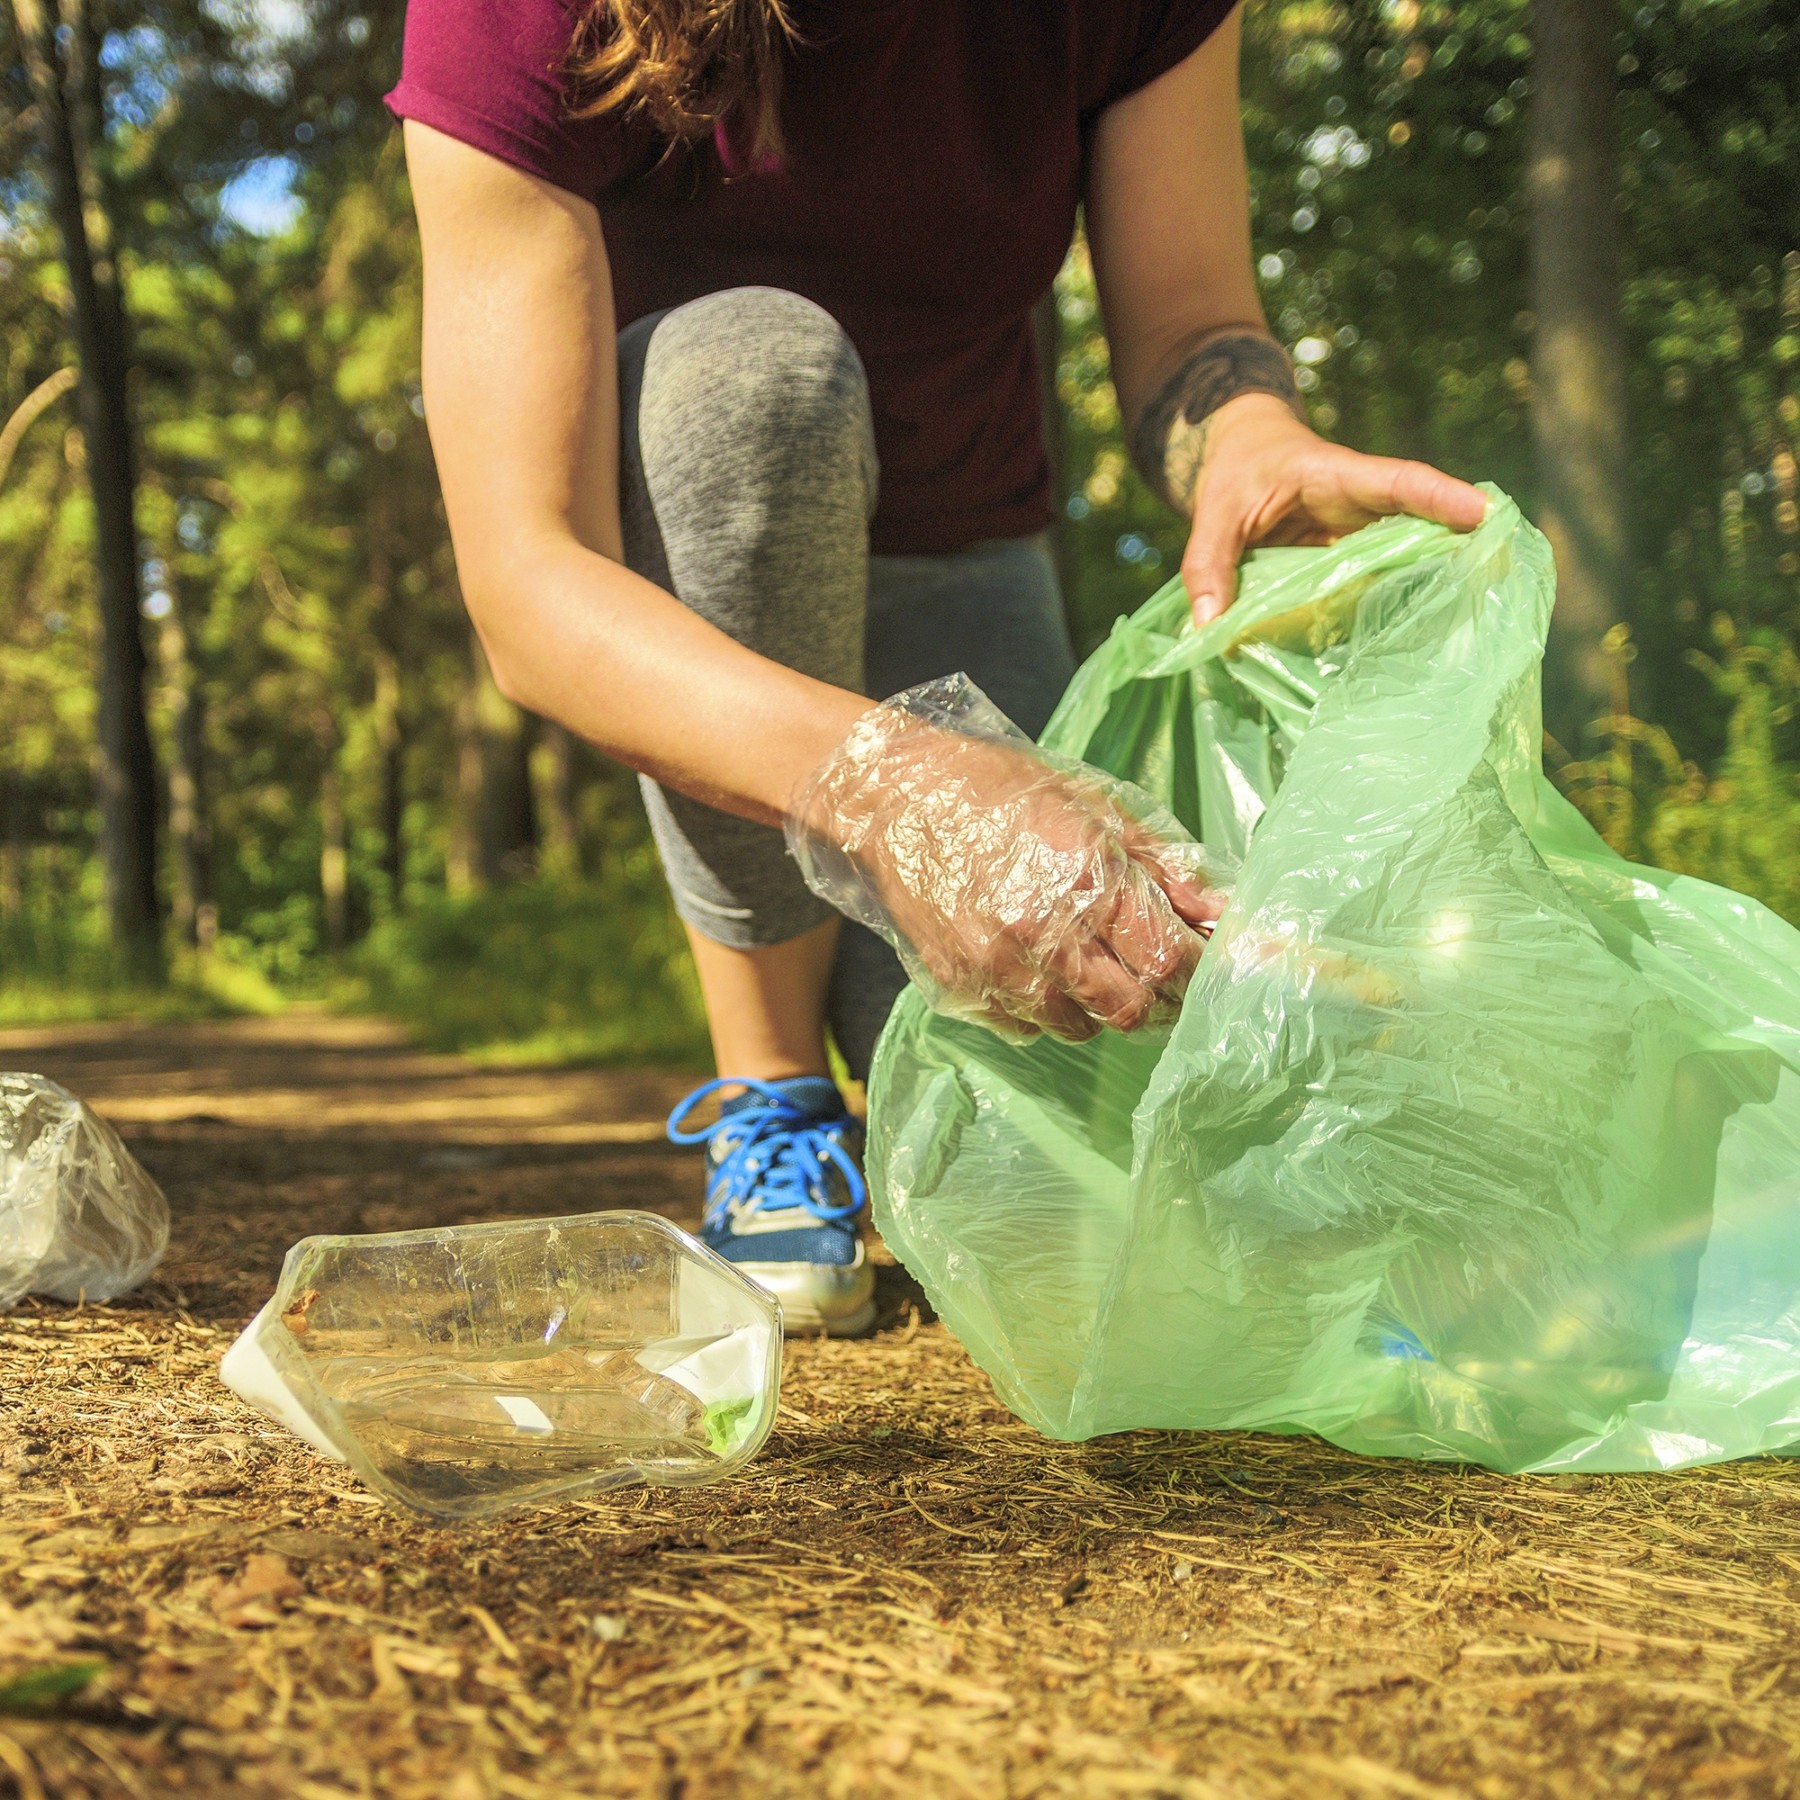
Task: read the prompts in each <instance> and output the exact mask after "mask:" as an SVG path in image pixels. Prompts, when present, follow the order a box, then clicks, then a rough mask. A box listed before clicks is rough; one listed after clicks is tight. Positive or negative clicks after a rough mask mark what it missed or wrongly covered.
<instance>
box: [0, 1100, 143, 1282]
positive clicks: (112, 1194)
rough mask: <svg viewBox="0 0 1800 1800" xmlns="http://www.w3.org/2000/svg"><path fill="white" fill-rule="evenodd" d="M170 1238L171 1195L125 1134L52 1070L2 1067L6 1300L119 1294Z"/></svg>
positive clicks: (0, 1207)
mask: <svg viewBox="0 0 1800 1800" xmlns="http://www.w3.org/2000/svg"><path fill="white" fill-rule="evenodd" d="M168 1245H169V1203H168V1202H167V1201H166V1200H165V1199H164V1198H163V1195H162V1190H161V1189H160V1188H159V1187H158V1186H157V1185H156V1183H155V1182H154V1181H152V1180H151V1179H150V1177H149V1176H148V1175H147V1174H145V1172H144V1169H143V1166H142V1165H141V1164H140V1163H139V1162H138V1160H137V1158H136V1157H134V1156H133V1155H132V1154H131V1152H130V1151H129V1150H127V1149H126V1148H125V1146H124V1145H123V1144H122V1143H120V1141H119V1135H118V1133H117V1132H115V1131H114V1130H113V1128H112V1127H111V1126H110V1125H108V1124H107V1123H106V1121H105V1120H104V1119H102V1118H100V1116H99V1115H98V1114H97V1113H95V1112H94V1111H93V1110H92V1109H91V1108H90V1107H88V1106H86V1105H84V1104H83V1103H82V1102H81V1101H80V1100H77V1099H76V1098H75V1096H74V1095H73V1094H71V1093H70V1092H69V1091H68V1089H67V1088H63V1087H58V1086H57V1084H56V1083H55V1082H54V1081H49V1080H46V1079H45V1078H44V1077H43V1076H42V1075H14V1074H0V1306H12V1305H14V1304H15V1303H16V1302H18V1301H19V1300H21V1299H23V1298H24V1296H25V1295H27V1294H43V1295H45V1296H47V1297H48V1298H50V1299H52V1300H80V1299H83V1298H86V1299H89V1300H111V1299H113V1298H115V1297H116V1296H117V1295H119V1294H123V1293H125V1292H127V1291H128V1290H129V1289H131V1288H134V1287H136V1286H137V1285H138V1284H139V1283H140V1282H141V1281H143V1280H144V1279H145V1278H146V1277H147V1276H148V1275H149V1273H150V1271H151V1270H152V1269H154V1268H155V1267H156V1265H157V1263H158V1262H159V1261H161V1259H162V1253H163V1251H164V1250H166V1249H167V1248H168Z"/></svg>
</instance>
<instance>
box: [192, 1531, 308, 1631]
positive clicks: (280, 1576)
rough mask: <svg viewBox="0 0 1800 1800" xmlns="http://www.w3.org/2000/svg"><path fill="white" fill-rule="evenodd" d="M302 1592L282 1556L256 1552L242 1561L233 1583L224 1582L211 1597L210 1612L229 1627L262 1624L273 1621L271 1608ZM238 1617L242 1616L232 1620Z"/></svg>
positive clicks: (295, 1597)
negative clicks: (238, 1574) (240, 1570)
mask: <svg viewBox="0 0 1800 1800" xmlns="http://www.w3.org/2000/svg"><path fill="white" fill-rule="evenodd" d="M301 1591H302V1590H301V1587H300V1583H299V1582H298V1581H296V1580H295V1579H294V1577H293V1575H292V1574H291V1573H290V1572H289V1569H288V1565H287V1558H286V1557H285V1556H271V1555H269V1554H268V1553H267V1552H265V1551H261V1550H259V1551H257V1552H256V1553H255V1554H254V1555H253V1556H250V1557H247V1558H246V1559H245V1562H244V1572H243V1573H242V1574H241V1575H240V1576H239V1577H238V1578H237V1580H236V1581H227V1582H226V1584H225V1585H224V1586H223V1587H222V1588H220V1589H219V1591H218V1592H217V1593H216V1594H214V1595H213V1603H212V1605H213V1611H214V1612H215V1613H217V1614H218V1615H219V1617H220V1618H221V1619H223V1620H224V1621H225V1622H226V1623H227V1624H228V1625H229V1624H239V1623H241V1624H256V1625H261V1624H265V1623H269V1622H272V1619H273V1613H272V1610H271V1609H272V1608H273V1607H275V1606H277V1605H279V1604H280V1602H281V1601H283V1600H293V1599H297V1598H298V1597H299V1595H300V1593H301ZM238 1614H242V1615H245V1616H244V1617H242V1618H241V1619H240V1618H237V1617H234V1615H238Z"/></svg>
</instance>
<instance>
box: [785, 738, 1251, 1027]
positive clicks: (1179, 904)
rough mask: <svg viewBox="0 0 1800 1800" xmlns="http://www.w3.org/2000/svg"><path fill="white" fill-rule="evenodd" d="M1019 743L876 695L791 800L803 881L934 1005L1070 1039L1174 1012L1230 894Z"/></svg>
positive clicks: (1188, 850)
mask: <svg viewBox="0 0 1800 1800" xmlns="http://www.w3.org/2000/svg"><path fill="white" fill-rule="evenodd" d="M1115 787H1116V784H1113V783H1110V782H1109V781H1108V780H1107V778H1105V777H1104V776H1102V775H1100V774H1099V773H1098V772H1096V771H1094V770H1090V769H1085V768H1083V767H1081V766H1080V765H1072V766H1062V765H1059V764H1057V763H1054V762H1052V761H1050V760H1048V759H1047V758H1046V757H1045V756H1044V754H1043V753H1042V752H1040V751H1038V750H1036V749H1035V748H1033V747H1031V746H1030V745H1029V744H1028V743H1026V742H1025V741H1024V740H1022V739H1021V740H1017V741H1016V742H1015V741H1011V740H1008V739H1004V738H996V737H992V736H977V735H973V734H970V733H967V732H964V731H961V730H954V729H946V728H944V727H943V726H941V725H938V724H934V723H932V722H930V721H929V720H927V719H922V718H920V717H918V716H916V715H914V714H912V713H908V712H905V711H901V710H899V709H898V708H897V707H895V706H891V705H890V706H884V707H879V708H876V709H875V710H874V711H872V712H870V713H868V714H866V715H865V716H864V718H863V719H862V720H860V721H859V722H858V725H857V727H856V729H855V730H854V731H853V732H852V733H851V735H850V737H849V738H848V739H847V740H846V742H845V743H844V744H843V745H842V746H840V748H839V750H838V751H837V752H836V753H835V754H834V755H833V757H832V758H831V760H830V761H829V762H828V763H827V764H826V765H825V767H824V768H823V769H821V770H820V771H819V773H818V775H817V776H816V777H815V778H814V780H813V781H812V782H811V783H810V784H809V785H808V787H807V789H806V791H805V792H804V793H803V794H802V795H801V796H800V797H799V798H798V799H797V800H796V802H795V805H794V809H793V814H792V816H791V818H790V822H789V827H788V841H789V843H790V845H791V846H792V848H793V850H794V853H795V856H796V857H797V859H798V860H799V863H800V866H801V869H802V871H803V872H804V873H805V875H806V878H807V881H808V882H809V884H810V885H811V886H812V887H813V888H814V890H815V891H816V892H818V893H821V894H823V895H824V896H825V897H826V898H827V899H829V900H830V901H831V902H832V903H833V904H834V905H836V906H838V907H839V908H840V909H841V910H843V911H845V912H848V913H849V914H850V915H851V916H852V917H854V918H859V919H861V920H862V921H863V922H864V923H865V924H867V925H869V926H871V927H872V928H873V929H875V930H877V931H879V932H880V933H881V934H882V935H883V936H884V937H886V938H887V939H888V940H889V941H890V942H891V943H893V944H894V946H895V948H896V949H898V950H899V951H900V954H901V957H902V960H903V961H904V962H905V963H906V965H907V969H908V972H909V973H910V974H911V975H912V976H913V978H914V980H915V981H917V982H919V984H920V985H921V986H922V987H923V988H924V989H925V991H926V992H927V993H928V994H930V995H931V996H932V1000H933V1004H934V1005H936V1006H937V1008H938V1010H939V1011H940V1012H946V1013H950V1014H952V1015H953V1016H956V1017H960V1018H966V1019H973V1020H976V1021H978V1022H979V1023H981V1024H984V1025H987V1026H989V1027H990V1028H992V1029H994V1030H997V1031H1001V1032H1003V1033H1005V1034H1007V1035H1013V1036H1033V1035H1035V1034H1036V1033H1037V1032H1039V1031H1048V1032H1050V1033H1052V1034H1053V1035H1055V1036H1057V1037H1060V1038H1065V1039H1067V1040H1069V1041H1071V1042H1079V1041H1080V1040H1082V1039H1084V1038H1089V1037H1092V1036H1094V1034H1095V1033H1096V1032H1098V1031H1099V1030H1100V1029H1101V1027H1102V1026H1111V1027H1113V1028H1114V1029H1115V1030H1118V1031H1135V1030H1137V1029H1138V1028H1140V1027H1141V1026H1144V1025H1147V1024H1152V1023H1155V1022H1157V1021H1159V1020H1161V1019H1165V1018H1167V1017H1170V1016H1172V1015H1173V1013H1174V1011H1175V1008H1176V1006H1177V1005H1178V1004H1179V1002H1180V999H1181V996H1182V995H1183V993H1185V992H1186V989H1187V984H1188V979H1189V977H1190V976H1191V975H1192V974H1193V971H1194V966H1195V964H1196V963H1197V962H1198V961H1199V959H1200V952H1201V950H1202V948H1203V945H1204V938H1205V934H1206V932H1207V931H1208V930H1209V929H1210V926H1211V922H1212V921H1213V920H1214V919H1216V918H1217V917H1218V916H1219V914H1220V912H1221V911H1222V910H1223V909H1224V904H1225V900H1224V896H1223V895H1222V894H1220V893H1218V892H1217V891H1216V890H1214V889H1212V888H1211V887H1209V886H1208V885H1207V883H1206V881H1205V879H1204V877H1203V876H1202V874H1201V871H1200V866H1199V862H1198V847H1197V846H1195V845H1191V844H1188V845H1181V844H1175V843H1170V842H1167V841H1165V840H1164V839H1163V838H1162V837H1159V836H1158V835H1157V834H1156V833H1154V832H1153V831H1151V830H1150V829H1148V828H1147V827H1146V826H1145V825H1144V824H1143V823H1141V822H1140V821H1139V820H1138V819H1137V818H1135V817H1134V816H1133V815H1132V813H1131V812H1129V811H1128V810H1127V809H1126V807H1125V806H1124V805H1123V804H1122V803H1121V801H1120V798H1119V796H1118V794H1117V793H1116V792H1115V791H1114V790H1115Z"/></svg>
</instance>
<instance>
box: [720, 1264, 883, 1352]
mask: <svg viewBox="0 0 1800 1800" xmlns="http://www.w3.org/2000/svg"><path fill="white" fill-rule="evenodd" d="M732 1267H733V1268H735V1269H736V1270H738V1272H739V1273H740V1274H744V1275H748V1276H749V1277H750V1279H751V1280H752V1281H754V1282H755V1283H756V1285H757V1286H758V1287H761V1288H767V1289H768V1291H769V1292H770V1293H771V1294H773V1295H774V1296H775V1298H776V1299H777V1300H779V1301H780V1302H781V1325H782V1329H783V1330H784V1331H785V1332H786V1333H787V1335H788V1336H789V1337H806V1336H811V1335H813V1334H814V1333H817V1332H820V1331H822V1332H824V1333H825V1335H826V1336H827V1337H861V1336H862V1334H863V1333H864V1332H865V1331H867V1330H868V1329H869V1327H870V1326H871V1325H873V1324H874V1323H875V1271H874V1269H873V1268H872V1267H871V1266H870V1265H869V1263H868V1261H867V1259H866V1257H865V1255H864V1252H863V1247H862V1245H860V1244H858V1245H857V1247H856V1261H855V1262H853V1263H850V1264H849V1265H847V1266H846V1267H842V1268H840V1267H838V1266H836V1265H834V1264H830V1263H791V1262H769V1263H758V1262H740V1263H733V1264H732Z"/></svg>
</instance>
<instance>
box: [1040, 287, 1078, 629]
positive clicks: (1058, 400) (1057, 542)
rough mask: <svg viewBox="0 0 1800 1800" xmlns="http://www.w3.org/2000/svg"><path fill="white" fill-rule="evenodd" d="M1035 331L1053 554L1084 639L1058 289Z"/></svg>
mask: <svg viewBox="0 0 1800 1800" xmlns="http://www.w3.org/2000/svg"><path fill="white" fill-rule="evenodd" d="M1031 328H1032V335H1033V336H1034V337H1035V338H1036V340H1037V358H1038V381H1039V395H1040V402H1041V404H1042V407H1043V415H1044V454H1045V456H1046V457H1047V458H1048V459H1049V463H1050V504H1051V505H1052V506H1053V507H1055V508H1056V517H1055V518H1054V519H1053V520H1051V522H1050V554H1051V556H1052V557H1053V558H1054V559H1055V562H1056V575H1057V581H1058V583H1059V584H1060V586H1061V588H1062V603H1063V615H1064V617H1065V618H1066V619H1067V620H1068V622H1069V636H1070V638H1071V639H1073V640H1074V641H1075V642H1076V643H1080V641H1081V632H1080V630H1079V629H1078V627H1079V624H1080V618H1081V609H1080V606H1079V604H1078V599H1079V596H1078V595H1077V594H1076V592H1075V559H1074V557H1073V556H1072V555H1071V554H1070V549H1071V545H1070V542H1069V529H1068V524H1067V519H1068V515H1067V514H1066V513H1065V512H1064V510H1063V507H1064V503H1065V502H1066V501H1067V499H1068V493H1067V490H1066V483H1067V481H1068V463H1069V445H1068V432H1067V429H1066V426H1065V422H1064V419H1063V407H1062V396H1061V395H1060V394H1059V393H1058V392H1057V389H1056V370H1057V363H1058V361H1059V360H1060V358H1061V354H1062V317H1061V315H1060V314H1059V313H1058V312H1057V309H1056V289H1055V288H1054V287H1053V288H1051V290H1050V292H1049V293H1047V294H1046V295H1045V296H1044V297H1043V299H1041V300H1040V301H1039V302H1038V303H1037V305H1036V306H1035V307H1033V308H1032V311H1031Z"/></svg>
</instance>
